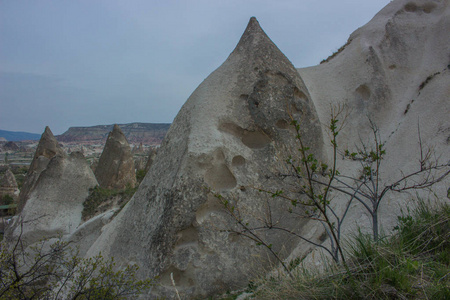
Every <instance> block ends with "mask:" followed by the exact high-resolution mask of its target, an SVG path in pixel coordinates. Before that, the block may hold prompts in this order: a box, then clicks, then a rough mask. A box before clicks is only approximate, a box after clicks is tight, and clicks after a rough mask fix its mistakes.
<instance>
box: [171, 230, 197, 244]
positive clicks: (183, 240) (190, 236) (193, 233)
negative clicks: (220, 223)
mask: <svg viewBox="0 0 450 300" xmlns="http://www.w3.org/2000/svg"><path fill="white" fill-rule="evenodd" d="M177 237H178V240H177V244H176V245H177V246H179V245H184V244H190V243H196V242H198V231H197V229H196V228H194V227H193V226H190V227H189V228H186V229H184V230H182V231H180V232H178V233H177Z"/></svg>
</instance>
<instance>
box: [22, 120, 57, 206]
mask: <svg viewBox="0 0 450 300" xmlns="http://www.w3.org/2000/svg"><path fill="white" fill-rule="evenodd" d="M55 155H60V156H63V157H64V156H65V155H66V154H65V153H64V150H63V149H62V148H61V147H60V146H59V144H58V141H57V140H56V139H55V137H54V136H53V133H52V131H51V130H50V128H49V127H48V126H47V127H45V131H44V133H43V134H42V136H41V139H40V140H39V144H38V146H37V149H36V152H35V154H34V157H33V161H32V162H31V165H30V168H29V169H28V173H27V176H26V178H25V182H24V184H23V186H22V189H21V191H20V195H19V203H18V211H19V212H20V211H21V210H22V209H23V207H24V205H25V203H26V201H27V199H28V197H29V195H30V193H31V192H32V190H33V188H34V185H35V184H36V181H37V180H38V178H39V175H40V174H41V172H42V171H43V170H45V168H46V167H47V165H48V163H49V161H50V159H52V158H53V157H54V156H55Z"/></svg>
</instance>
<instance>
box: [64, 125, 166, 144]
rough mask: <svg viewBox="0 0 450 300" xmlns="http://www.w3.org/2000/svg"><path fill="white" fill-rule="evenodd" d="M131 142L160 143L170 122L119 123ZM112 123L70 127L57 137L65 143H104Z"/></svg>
mask: <svg viewBox="0 0 450 300" xmlns="http://www.w3.org/2000/svg"><path fill="white" fill-rule="evenodd" d="M118 125H119V127H120V129H121V130H122V132H123V133H124V134H125V136H126V138H127V140H128V142H129V143H133V144H139V143H143V144H147V145H159V144H161V142H162V140H163V138H164V137H165V136H166V133H167V131H168V130H169V127H170V124H169V123H130V124H118ZM113 126H114V125H113V124H111V125H97V126H89V127H70V128H69V130H67V131H66V132H64V133H63V134H61V135H59V136H56V139H57V140H58V141H60V142H65V143H104V142H105V141H106V138H107V137H108V133H109V132H110V131H111V130H112V129H113Z"/></svg>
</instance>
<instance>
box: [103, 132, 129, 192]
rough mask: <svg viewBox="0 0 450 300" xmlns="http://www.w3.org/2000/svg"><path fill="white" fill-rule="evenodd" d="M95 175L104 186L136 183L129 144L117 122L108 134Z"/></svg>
mask: <svg viewBox="0 0 450 300" xmlns="http://www.w3.org/2000/svg"><path fill="white" fill-rule="evenodd" d="M95 176H96V178H97V181H98V183H99V185H100V186H101V187H104V188H112V189H124V188H125V187H126V186H127V185H131V186H132V187H134V186H135V185H136V174H135V171H134V160H133V155H132V154H131V148H130V144H129V143H128V141H127V139H126V137H125V135H124V134H123V132H122V130H121V129H120V127H119V126H118V125H117V124H114V127H113V130H112V131H111V132H110V133H109V135H108V139H107V140H106V143H105V148H103V152H102V155H101V156H100V159H99V162H98V166H97V167H96V169H95Z"/></svg>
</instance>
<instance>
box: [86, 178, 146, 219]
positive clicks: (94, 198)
mask: <svg viewBox="0 0 450 300" xmlns="http://www.w3.org/2000/svg"><path fill="white" fill-rule="evenodd" d="M136 190H137V187H135V188H132V187H131V186H128V187H127V188H125V189H124V190H112V189H105V188H102V187H100V186H96V187H94V188H92V189H90V190H89V196H88V197H87V199H86V200H85V201H84V203H83V211H82V218H83V220H88V219H89V218H92V217H93V216H94V215H95V214H96V213H97V210H98V207H99V206H100V205H102V204H103V203H105V202H107V201H109V200H112V199H113V198H114V197H119V198H120V200H119V205H121V207H123V206H124V204H125V203H126V202H128V201H129V200H130V199H131V197H133V195H134V193H135V192H136Z"/></svg>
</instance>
